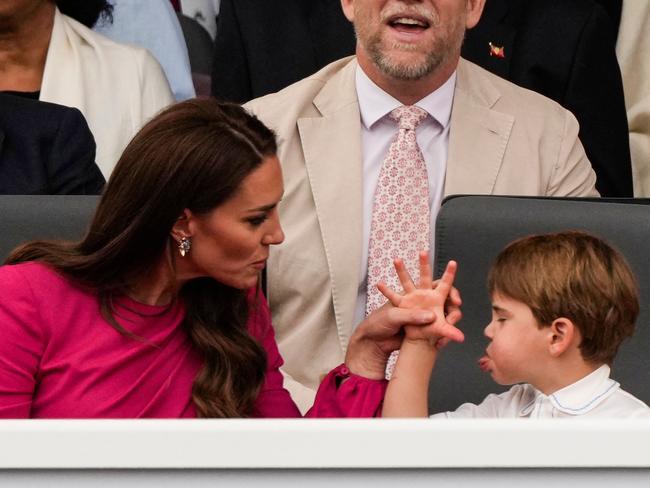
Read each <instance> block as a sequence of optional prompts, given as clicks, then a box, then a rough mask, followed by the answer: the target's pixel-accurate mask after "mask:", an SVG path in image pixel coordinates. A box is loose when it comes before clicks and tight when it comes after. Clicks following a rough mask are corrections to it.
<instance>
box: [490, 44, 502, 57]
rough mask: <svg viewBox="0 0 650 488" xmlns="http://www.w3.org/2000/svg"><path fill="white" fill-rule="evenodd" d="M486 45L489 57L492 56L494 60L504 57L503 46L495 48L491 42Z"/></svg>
mask: <svg viewBox="0 0 650 488" xmlns="http://www.w3.org/2000/svg"><path fill="white" fill-rule="evenodd" d="M488 44H489V46H490V56H494V57H495V58H505V57H506V53H505V50H504V47H503V46H495V45H494V44H492V43H491V42H488Z"/></svg>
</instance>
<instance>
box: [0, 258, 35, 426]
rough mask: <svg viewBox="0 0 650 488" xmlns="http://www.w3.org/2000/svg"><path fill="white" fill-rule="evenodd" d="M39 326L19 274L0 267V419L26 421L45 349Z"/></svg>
mask: <svg viewBox="0 0 650 488" xmlns="http://www.w3.org/2000/svg"><path fill="white" fill-rule="evenodd" d="M41 324H42V319H41V317H39V314H38V310H37V309H36V307H35V304H34V301H33V297H32V291H31V288H30V286H29V283H28V282H27V281H26V280H25V279H24V278H23V276H22V274H21V270H20V269H18V267H15V266H2V267H0V336H1V337H2V340H0V418H5V419H19V418H29V417H30V412H31V407H32V399H33V396H34V391H35V389H36V377H37V374H38V366H39V363H40V360H41V356H42V353H43V350H44V348H45V337H44V333H43V331H42V329H41Z"/></svg>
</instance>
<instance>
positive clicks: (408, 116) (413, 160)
mask: <svg viewBox="0 0 650 488" xmlns="http://www.w3.org/2000/svg"><path fill="white" fill-rule="evenodd" d="M426 116H427V112H426V111H425V110H423V109H421V108H419V107H415V106H403V107H398V108H396V109H395V110H393V111H392V112H391V113H390V118H392V119H393V120H396V121H397V123H398V124H399V132H398V133H397V137H396V138H395V140H394V141H393V142H392V143H391V145H390V147H389V148H388V154H387V155H386V159H384V163H383V165H382V167H381V172H380V173H379V181H378V182H377V189H376V190H375V202H374V206H373V209H372V221H371V223H370V243H369V245H368V284H367V286H368V289H367V298H366V315H369V314H370V313H372V312H373V311H374V310H375V309H377V308H379V307H381V306H382V305H383V304H384V303H385V302H386V298H385V297H384V296H383V295H382V294H381V293H380V292H379V290H377V283H379V282H380V281H383V282H384V283H386V284H387V285H388V286H390V287H391V288H392V289H393V290H396V291H398V292H401V291H402V287H401V285H400V283H399V278H398V277H397V273H396V272H395V268H394V266H393V260H394V259H395V258H401V259H402V260H403V261H404V264H405V266H406V269H407V270H408V272H409V274H410V275H411V276H412V277H413V278H414V279H417V277H418V276H419V273H418V269H419V264H418V263H419V253H420V251H427V250H429V222H430V220H429V219H430V216H429V214H430V209H429V178H428V175H427V167H426V165H425V163H424V157H423V156H422V152H421V151H420V148H419V147H418V143H417V140H416V138H415V129H416V127H417V126H418V125H419V124H420V122H422V121H423V120H424V119H425V118H426ZM398 355H399V351H393V353H392V354H391V355H390V357H389V359H388V362H387V364H386V379H388V380H389V379H390V377H391V376H392V374H393V369H394V368H395V364H396V363H397V358H398Z"/></svg>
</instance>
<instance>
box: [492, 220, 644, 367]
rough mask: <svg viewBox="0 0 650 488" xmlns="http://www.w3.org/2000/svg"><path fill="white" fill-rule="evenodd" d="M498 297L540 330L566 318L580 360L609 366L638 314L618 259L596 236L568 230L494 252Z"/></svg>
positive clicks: (630, 279)
mask: <svg viewBox="0 0 650 488" xmlns="http://www.w3.org/2000/svg"><path fill="white" fill-rule="evenodd" d="M488 289H489V292H490V294H491V295H493V294H494V293H498V294H501V295H504V296H507V297H509V298H513V299H515V300H518V301H520V302H523V303H525V304H526V305H528V306H529V307H530V309H531V310H532V312H533V315H534V316H535V318H536V319H537V321H538V325H539V327H547V326H549V325H550V324H551V323H552V322H553V321H554V320H555V319H557V318H559V317H565V318H568V319H570V320H571V321H572V322H573V323H574V324H575V325H576V327H577V328H578V329H579V330H580V333H581V335H582V342H581V343H580V352H581V354H582V357H583V358H584V359H585V361H589V362H593V363H596V364H605V363H606V364H610V365H611V363H612V362H613V360H614V357H615V356H616V352H617V351H618V347H619V346H620V344H621V342H622V341H623V339H625V338H626V337H628V336H631V335H632V333H633V332H634V323H635V321H636V318H637V316H638V314H639V299H638V292H637V286H636V281H635V279H634V276H633V274H632V271H631V270H630V267H629V265H628V264H627V262H626V261H625V259H624V258H623V256H622V255H621V254H620V253H619V252H617V251H616V250H614V249H613V248H612V247H610V246H609V245H608V244H607V243H605V242H604V241H603V240H602V239H599V238H598V237H595V236H592V235H589V234H587V233H585V232H578V231H570V232H559V233H556V234H542V235H533V236H529V237H524V238H521V239H518V240H516V241H514V242H512V243H510V244H509V245H508V246H506V248H505V249H504V250H503V251H501V253H499V255H498V256H497V258H496V261H495V262H494V264H493V265H492V268H491V269H490V273H489V275H488Z"/></svg>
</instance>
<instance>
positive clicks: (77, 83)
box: [40, 9, 174, 180]
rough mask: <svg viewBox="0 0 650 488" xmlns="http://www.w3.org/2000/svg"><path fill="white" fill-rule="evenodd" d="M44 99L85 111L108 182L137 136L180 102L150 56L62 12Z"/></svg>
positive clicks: (58, 16)
mask: <svg viewBox="0 0 650 488" xmlns="http://www.w3.org/2000/svg"><path fill="white" fill-rule="evenodd" d="M40 99H41V100H43V101H47V102H53V103H58V104H61V105H67V106H69V107H76V108H78V109H79V110H81V112H82V113H83V114H84V116H85V117H86V121H87V122H88V125H89V126H90V130H91V131H92V133H93V135H94V136H95V142H96V143H97V165H98V166H99V168H100V169H101V170H102V173H103V174H104V177H105V178H106V179H107V180H108V177H109V176H110V174H111V172H112V170H113V168H114V167H115V163H117V160H118V159H119V157H120V155H121V154H122V150H123V149H124V148H125V147H126V145H127V144H128V143H129V141H130V140H131V138H132V137H133V136H134V135H135V133H136V132H137V131H138V130H139V129H140V128H141V127H142V126H143V125H144V123H145V122H147V120H149V119H150V118H151V117H152V116H153V115H155V114H156V113H158V112H159V111H160V110H161V109H163V108H165V107H166V106H168V105H170V104H171V103H173V102H174V98H173V95H172V93H171V90H170V88H169V84H168V83H167V79H166V78H165V75H164V73H163V71H162V69H161V67H160V65H159V64H158V62H157V61H156V60H155V59H154V58H153V56H152V55H151V54H149V52H148V51H146V50H145V49H142V48H139V47H135V46H130V45H126V44H118V43H116V42H113V41H111V40H110V39H108V38H106V37H104V36H102V35H100V34H97V33H96V32H93V31H92V30H90V29H88V28H87V27H85V26H84V25H82V24H80V23H79V22H77V21H75V20H74V19H72V18H70V17H67V16H65V15H63V14H62V13H61V12H59V10H58V9H57V10H56V13H55V16H54V26H53V28H52V38H51V40H50V46H49V48H48V52H47V59H46V62H45V70H44V73H43V82H42V85H41V94H40Z"/></svg>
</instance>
